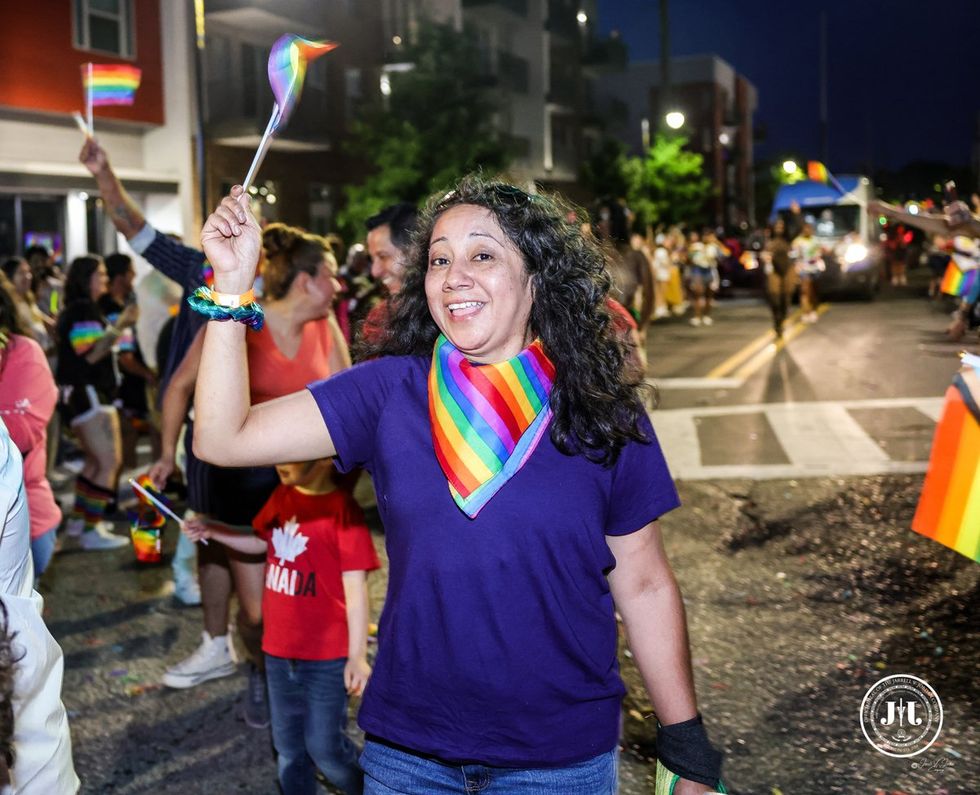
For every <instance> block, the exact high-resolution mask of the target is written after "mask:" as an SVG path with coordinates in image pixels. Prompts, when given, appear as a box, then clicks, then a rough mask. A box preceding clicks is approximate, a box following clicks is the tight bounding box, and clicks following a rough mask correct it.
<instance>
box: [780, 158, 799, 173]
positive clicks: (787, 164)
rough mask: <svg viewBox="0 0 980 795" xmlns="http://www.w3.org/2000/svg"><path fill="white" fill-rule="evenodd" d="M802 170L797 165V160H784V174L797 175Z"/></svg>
mask: <svg viewBox="0 0 980 795" xmlns="http://www.w3.org/2000/svg"><path fill="white" fill-rule="evenodd" d="M799 170H800V167H799V166H798V165H797V164H796V161H795V160H784V161H783V172H784V173H786V174H795V173H796V172H797V171H799Z"/></svg>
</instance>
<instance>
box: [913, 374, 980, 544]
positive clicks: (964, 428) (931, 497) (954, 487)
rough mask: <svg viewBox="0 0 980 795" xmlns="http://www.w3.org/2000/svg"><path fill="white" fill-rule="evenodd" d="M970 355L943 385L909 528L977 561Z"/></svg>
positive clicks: (975, 408) (978, 460) (977, 434)
mask: <svg viewBox="0 0 980 795" xmlns="http://www.w3.org/2000/svg"><path fill="white" fill-rule="evenodd" d="M971 359H972V360H971ZM975 359H976V357H964V363H965V364H966V365H967V366H966V367H965V368H964V369H963V370H962V371H961V372H960V373H957V375H956V377H955V378H954V379H953V385H952V386H950V388H949V389H948V390H947V391H946V403H945V405H944V406H943V413H942V416H941V417H940V418H939V424H938V425H937V426H936V435H935V437H934V438H933V441H932V453H931V454H930V456H929V470H928V471H927V472H926V480H925V483H924V484H923V486H922V495H921V496H920V497H919V504H918V506H917V508H916V510H915V516H914V518H913V519H912V529H913V530H915V532H917V533H921V534H922V535H924V536H926V537H927V538H931V539H933V540H935V541H938V542H939V543H940V544H944V545H945V546H947V547H949V548H950V549H954V550H956V551H957V552H959V553H960V554H961V555H965V556H966V557H968V558H970V559H971V560H975V561H976V562H977V563H980V360H975ZM973 360H975V361H973Z"/></svg>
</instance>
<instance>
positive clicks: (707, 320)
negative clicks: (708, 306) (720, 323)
mask: <svg viewBox="0 0 980 795" xmlns="http://www.w3.org/2000/svg"><path fill="white" fill-rule="evenodd" d="M701 322H702V323H703V324H704V325H706V326H710V325H711V324H712V323H714V322H715V321H713V320H712V319H711V315H705V316H704V317H703V318H701Z"/></svg>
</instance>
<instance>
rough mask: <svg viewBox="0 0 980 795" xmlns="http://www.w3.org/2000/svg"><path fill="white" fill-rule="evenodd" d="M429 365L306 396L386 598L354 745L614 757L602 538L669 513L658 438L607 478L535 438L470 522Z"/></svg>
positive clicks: (343, 379) (466, 754)
mask: <svg viewBox="0 0 980 795" xmlns="http://www.w3.org/2000/svg"><path fill="white" fill-rule="evenodd" d="M428 372H429V359H428V358H427V357H387V358H382V359H377V360H374V361H370V362H366V363H364V364H360V365H357V366H356V367H353V368H351V369H349V370H345V371H343V372H341V373H338V374H337V375H335V376H332V377H331V378H329V379H328V380H326V381H320V382H318V383H316V384H312V385H311V386H310V387H309V388H310V391H311V392H312V394H313V397H314V398H315V399H316V402H317V405H318V406H319V408H320V411H321V413H322V415H323V419H324V422H325V423H326V425H327V427H328V428H329V430H330V435H331V437H332V439H333V441H334V444H335V446H336V449H337V465H338V468H339V469H340V470H342V471H346V470H348V469H350V468H352V467H356V466H363V467H365V468H366V469H367V470H368V471H369V472H370V473H371V476H372V477H373V479H374V486H375V490H376V492H377V495H378V510H379V512H380V514H381V519H382V521H383V522H384V526H385V539H386V544H387V550H388V560H389V579H388V595H387V599H386V601H385V607H384V612H383V613H382V616H381V620H380V628H379V634H378V656H377V659H376V661H375V666H374V673H373V675H372V676H371V679H370V681H369V684H368V687H367V691H366V692H365V694H364V702H363V704H362V706H361V710H360V716H359V723H360V725H361V727H362V728H363V729H364V731H365V732H367V733H369V734H373V735H376V736H377V737H379V738H381V739H383V740H387V741H388V742H391V743H394V744H396V745H400V746H404V747H406V748H409V749H412V750H414V751H417V752H419V753H421V754H424V755H429V756H433V757H436V758H438V759H441V760H444V761H449V762H463V761H466V762H474V763H483V764H487V765H494V766H499V767H554V766H559V765H567V764H571V763H574V762H579V761H583V760H586V759H590V758H592V757H594V756H597V755H598V754H601V753H604V752H607V751H609V750H611V749H612V748H614V747H615V745H616V743H617V740H618V734H619V712H620V703H621V701H622V697H623V695H624V693H625V689H624V687H623V684H622V681H621V679H620V677H619V666H618V662H617V658H616V620H615V616H614V613H613V600H612V596H611V594H610V592H609V584H608V582H607V580H606V574H607V573H608V572H609V571H610V570H611V569H612V568H613V566H614V565H615V560H614V558H613V556H612V554H611V552H610V551H609V547H608V546H607V545H606V540H605V538H604V536H605V535H607V534H608V535H625V534H627V533H632V532H634V531H636V530H639V529H640V528H642V527H643V526H645V525H646V524H648V523H649V522H651V521H653V520H654V519H656V518H657V517H658V516H661V515H662V514H664V513H666V512H667V511H670V510H671V509H673V508H676V507H677V506H678V505H679V504H680V502H679V500H678V497H677V492H676V490H675V489H674V484H673V481H672V480H671V477H670V473H669V472H668V471H667V465H666V463H665V462H664V458H663V454H662V453H661V451H660V446H659V445H658V444H657V442H656V437H655V436H654V434H653V428H652V427H651V426H650V424H649V421H648V420H647V419H646V418H644V420H643V429H644V431H645V432H646V433H647V434H649V438H650V439H651V440H652V442H651V443H650V444H640V443H631V444H629V445H627V446H626V448H625V449H624V450H623V452H622V454H621V455H620V457H619V459H618V462H617V463H616V465H615V466H614V467H611V468H606V467H602V466H600V465H598V464H594V463H591V462H589V461H588V460H586V459H585V458H584V457H582V456H566V455H562V454H561V453H560V452H559V451H558V449H557V448H556V447H555V446H554V445H553V444H552V442H551V439H550V438H549V437H548V435H547V434H546V435H545V436H544V437H543V439H542V440H541V443H540V444H539V445H538V447H537V449H536V450H535V451H534V453H533V454H532V455H531V456H530V458H529V459H528V460H527V462H526V463H525V465H524V466H523V468H522V469H521V470H520V471H519V472H518V473H517V474H516V475H514V477H513V478H512V479H511V480H510V481H509V482H508V483H507V484H506V485H505V486H504V487H503V488H502V489H501V490H500V491H499V492H498V493H497V494H496V495H495V496H494V497H493V498H492V499H491V500H490V502H488V503H487V505H486V507H484V508H483V510H482V511H481V512H480V514H479V516H477V518H476V519H469V518H467V516H466V515H465V514H464V513H463V512H462V511H461V510H460V509H459V508H458V507H457V506H456V503H455V502H454V501H453V498H452V495H451V494H450V492H449V486H448V484H447V481H446V477H445V475H444V474H443V472H442V469H441V468H440V466H439V462H438V461H437V459H436V455H435V451H434V449H433V446H432V435H431V431H430V427H429V407H428V406H429V403H428V387H427V377H428Z"/></svg>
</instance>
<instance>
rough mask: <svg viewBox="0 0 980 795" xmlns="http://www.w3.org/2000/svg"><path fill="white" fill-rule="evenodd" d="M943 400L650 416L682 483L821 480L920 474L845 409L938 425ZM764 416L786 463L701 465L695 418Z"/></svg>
mask: <svg viewBox="0 0 980 795" xmlns="http://www.w3.org/2000/svg"><path fill="white" fill-rule="evenodd" d="M942 405H943V399H942V398H939V397H936V398H879V399H871V400H842V401H813V402H801V403H761V404H759V403H756V404H751V405H740V406H701V407H696V408H686V409H669V410H664V411H654V412H653V413H652V414H651V415H650V416H651V421H652V422H653V425H654V428H655V429H656V431H657V437H658V439H659V440H660V444H661V446H662V447H663V449H664V454H665V455H666V457H667V462H668V464H669V465H670V468H671V471H672V472H673V474H674V476H675V477H677V478H681V479H685V480H713V479H721V478H748V479H753V480H765V479H770V478H795V477H823V476H828V475H873V474H880V473H917V472H924V471H925V469H926V465H927V461H924V460H923V461H896V460H893V459H892V458H890V457H889V455H888V454H887V453H886V452H885V451H884V450H883V449H882V448H881V446H880V445H878V443H877V442H875V440H874V439H872V438H871V436H869V435H868V433H867V432H866V431H865V430H864V428H862V427H861V425H860V423H858V422H857V420H855V419H854V417H853V416H852V415H851V414H850V413H849V411H848V410H849V409H881V410H887V409H896V408H912V409H916V410H918V411H919V412H921V413H922V414H923V415H925V416H926V417H928V418H929V419H931V420H933V421H936V420H938V418H939V415H940V412H941V410H942ZM744 414H764V415H765V417H766V420H767V421H768V422H769V424H770V426H771V427H772V429H773V432H774V433H775V435H776V438H777V440H778V441H779V444H780V445H781V446H782V448H783V451H784V452H785V453H786V457H787V458H788V459H789V461H790V463H788V464H787V463H785V462H780V463H772V464H766V463H753V464H725V465H705V464H704V463H703V462H702V458H701V450H700V446H699V438H698V429H697V420H698V419H699V418H701V417H729V416H730V417H732V418H733V421H734V422H736V423H737V422H738V419H737V418H738V416H739V415H744Z"/></svg>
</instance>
